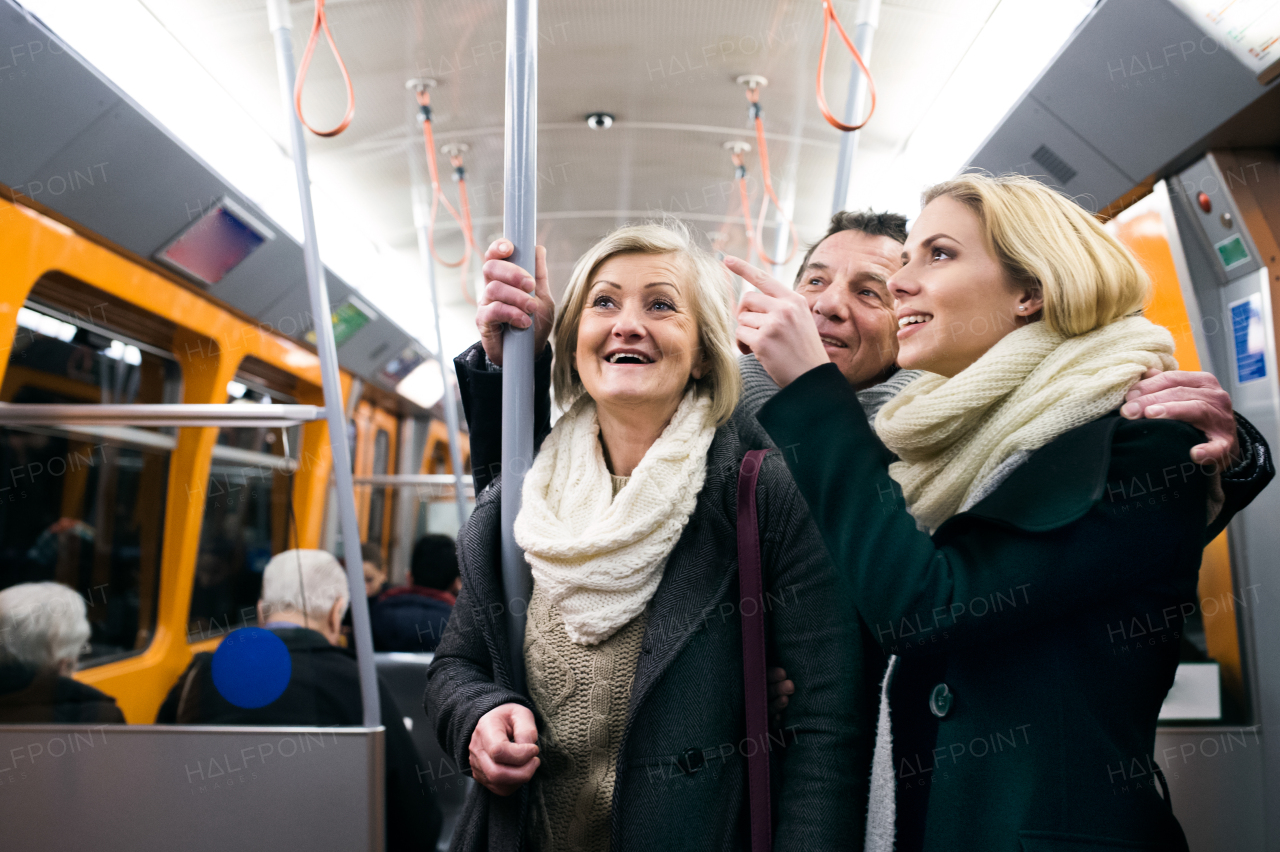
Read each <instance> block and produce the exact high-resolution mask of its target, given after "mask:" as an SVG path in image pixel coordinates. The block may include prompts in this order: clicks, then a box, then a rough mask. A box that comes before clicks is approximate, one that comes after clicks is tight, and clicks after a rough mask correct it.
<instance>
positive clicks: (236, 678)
mask: <svg viewBox="0 0 1280 852" xmlns="http://www.w3.org/2000/svg"><path fill="white" fill-rule="evenodd" d="M292 674H293V662H292V661H291V660H290V659H289V649H288V648H286V647H285V645H284V642H283V641H282V640H281V639H280V637H279V636H277V635H276V634H274V633H272V632H271V631H270V630H263V629H262V628H261V627H242V628H241V629H239V630H236V631H234V632H232V633H231V634H229V635H228V636H227V638H226V639H223V640H222V644H220V645H218V650H216V651H214V652H213V685H214V687H216V688H217V690H218V694H219V695H221V696H222V697H223V698H225V699H227V700H228V701H230V702H231V703H232V704H234V705H235V706H237V707H244V708H246V709H253V708H255V707H265V706H266V705H268V704H270V703H271V702H272V701H275V700H276V699H277V698H279V697H280V695H281V693H283V692H284V690H285V687H287V686H288V685H289V677H290V675H292Z"/></svg>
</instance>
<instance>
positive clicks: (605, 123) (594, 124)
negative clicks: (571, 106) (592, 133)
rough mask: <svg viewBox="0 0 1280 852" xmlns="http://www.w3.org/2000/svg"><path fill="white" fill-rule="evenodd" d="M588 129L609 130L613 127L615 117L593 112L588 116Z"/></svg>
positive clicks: (605, 113)
mask: <svg viewBox="0 0 1280 852" xmlns="http://www.w3.org/2000/svg"><path fill="white" fill-rule="evenodd" d="M587 127H590V128H591V129H592V130H608V129H609V128H610V127H613V116H612V115H610V114H609V113H607V112H593V113H591V115H589V116H587Z"/></svg>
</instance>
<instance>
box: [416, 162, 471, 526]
mask: <svg viewBox="0 0 1280 852" xmlns="http://www.w3.org/2000/svg"><path fill="white" fill-rule="evenodd" d="M415 189H416V190H418V192H416V193H415V194H417V195H419V198H418V204H415V205H414V206H415V207H416V208H417V212H418V215H417V216H416V218H417V220H418V255H419V256H420V257H421V258H422V268H423V269H425V270H426V273H427V289H428V290H430V291H431V312H432V313H433V314H434V315H435V318H436V348H437V349H438V350H439V351H438V352H436V358H437V359H438V360H439V361H440V383H441V385H442V386H443V387H444V425H445V426H446V427H447V428H448V430H449V463H450V465H451V466H452V467H453V493H454V501H455V502H456V503H457V506H458V530H459V531H461V530H462V525H463V524H465V523H466V522H467V492H466V488H465V487H464V486H463V484H462V445H461V444H460V443H459V442H458V404H457V402H456V401H455V400H454V398H453V383H452V382H450V381H449V378H450V376H451V374H452V372H453V371H452V370H450V369H449V358H448V356H447V355H445V352H444V338H443V337H442V336H441V335H440V298H439V296H438V295H437V293H436V264H435V261H434V260H432V259H431V250H430V243H429V242H428V240H427V217H426V216H424V215H422V211H423V210H424V209H425V207H424V206H423V205H424V203H426V202H424V201H423V200H422V198H421V195H422V194H423V193H422V192H421V189H420V187H415ZM467 272H468V270H466V269H464V270H463V275H466V274H467ZM414 472H415V473H416V472H417V471H414Z"/></svg>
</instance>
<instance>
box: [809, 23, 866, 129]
mask: <svg viewBox="0 0 1280 852" xmlns="http://www.w3.org/2000/svg"><path fill="white" fill-rule="evenodd" d="M832 24H835V25H836V32H838V33H840V38H841V39H843V41H844V46H845V47H847V48H849V52H850V53H851V54H853V61H854V62H857V63H858V67H859V68H861V69H862V73H863V74H864V75H865V76H866V78H867V91H868V92H870V93H871V109H869V110H867V117H866V118H864V119H862V123H861V124H845V123H844V122H843V121H841V120H840V119H838V118H836V117H835V116H834V115H832V114H831V108H830V107H828V106H827V96H826V95H825V94H823V92H822V74H823V69H824V68H826V65H827V40H828V39H829V38H830V37H831V25H832ZM817 88H818V109H820V110H822V117H823V118H825V119H826V120H827V123H828V124H830V125H831V126H832V127H834V128H835V129H836V130H844V131H853V130H861V129H862V128H864V127H866V126H867V122H868V121H870V120H871V116H873V115H875V112H876V81H875V79H873V78H872V76H871V70H870V69H869V68H867V63H866V62H864V61H863V60H862V54H861V53H859V52H858V48H856V47H854V44H853V40H852V39H850V38H849V34H848V33H846V32H845V31H844V27H842V26H841V25H840V19H839V18H837V17H836V10H835V7H834V6H832V5H831V0H822V47H821V48H820V49H819V50H818V86H817Z"/></svg>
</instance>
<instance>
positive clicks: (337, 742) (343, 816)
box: [0, 725, 385, 852]
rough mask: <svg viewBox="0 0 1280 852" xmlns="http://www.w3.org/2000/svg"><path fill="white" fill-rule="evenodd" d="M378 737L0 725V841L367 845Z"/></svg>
mask: <svg viewBox="0 0 1280 852" xmlns="http://www.w3.org/2000/svg"><path fill="white" fill-rule="evenodd" d="M383 733H384V729H383V728H381V727H379V728H248V727H225V728H215V727H192V726H175V725H97V726H91V727H86V726H83V725H4V726H0V825H3V827H4V828H3V840H2V841H0V844H2V845H3V848H4V849H5V850H12V852H45V850H55V849H57V850H61V849H85V850H93V852H137V850H159V849H182V850H184V852H225V850H227V849H272V850H291V849H306V850H308V852H325V851H327V850H332V852H358V851H359V850H367V852H373V850H379V852H380V850H381V849H382V846H383V840H382V838H383V830H384V827H383V804H382V803H383V795H384V791H383V784H384V781H383V779H384V775H385V769H384V752H383V749H384V746H383Z"/></svg>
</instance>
